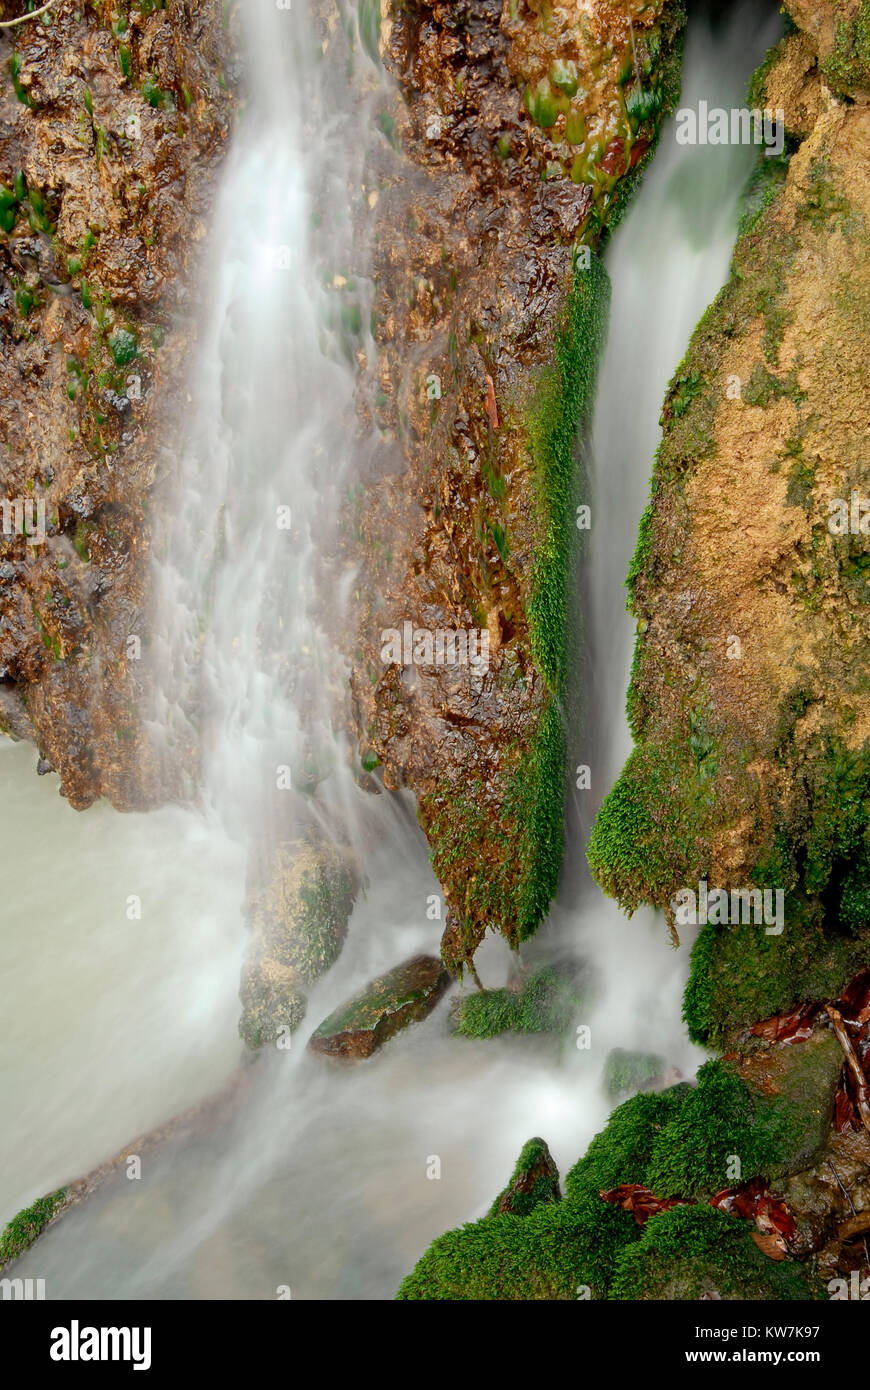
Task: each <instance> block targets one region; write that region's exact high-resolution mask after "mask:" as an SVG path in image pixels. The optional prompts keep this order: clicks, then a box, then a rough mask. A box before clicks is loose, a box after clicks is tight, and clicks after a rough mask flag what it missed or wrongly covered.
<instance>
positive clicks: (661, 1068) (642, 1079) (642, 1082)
mask: <svg viewBox="0 0 870 1390" xmlns="http://www.w3.org/2000/svg"><path fill="white" fill-rule="evenodd" d="M665 1067H666V1063H665V1059H664V1057H660V1056H659V1055H658V1053H657V1052H629V1051H627V1050H626V1049H625V1048H622V1047H614V1048H613V1049H612V1050H611V1051H610V1052H608V1054H607V1060H606V1061H605V1063H604V1089H605V1090H606V1091H607V1093H608V1095H610V1096H613V1097H614V1099H620V1100H624V1099H625V1097H626V1096H629V1095H632V1094H633V1093H634V1092H635V1091H646V1090H649V1089H650V1088H651V1087H653V1086H655V1084H656V1082H657V1081H658V1082H659V1083H661V1081H662V1080H663V1079H664V1073H665ZM679 1079H680V1078H679V1076H674V1077H672V1078H670V1083H669V1084H672V1083H673V1082H674V1081H678V1080H679Z"/></svg>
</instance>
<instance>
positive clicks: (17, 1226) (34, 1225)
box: [0, 1187, 68, 1268]
mask: <svg viewBox="0 0 870 1390" xmlns="http://www.w3.org/2000/svg"><path fill="white" fill-rule="evenodd" d="M67 1191H68V1189H67V1188H65V1187H61V1188H59V1189H58V1191H57V1192H52V1193H51V1194H50V1195H49V1196H48V1197H40V1198H39V1200H38V1201H37V1202H34V1203H33V1206H32V1207H25V1208H24V1210H23V1211H20V1212H19V1213H18V1215H17V1216H13V1218H12V1220H11V1221H10V1222H9V1224H8V1226H7V1227H6V1229H5V1230H4V1232H3V1234H2V1235H0V1268H2V1267H3V1265H4V1264H6V1263H7V1261H9V1260H16V1259H17V1258H18V1256H19V1255H23V1254H24V1251H25V1250H28V1249H29V1248H30V1246H31V1245H32V1244H33V1242H34V1241H35V1240H38V1238H39V1236H40V1235H41V1234H42V1232H43V1230H44V1229H45V1227H46V1226H47V1225H48V1223H49V1221H50V1220H51V1219H52V1217H53V1216H54V1215H55V1213H56V1212H57V1211H58V1209H59V1208H60V1207H61V1206H63V1204H64V1202H65V1201H66V1197H67Z"/></svg>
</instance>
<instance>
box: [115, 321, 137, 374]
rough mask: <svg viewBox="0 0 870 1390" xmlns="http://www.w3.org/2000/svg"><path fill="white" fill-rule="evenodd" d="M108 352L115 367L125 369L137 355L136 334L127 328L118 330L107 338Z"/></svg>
mask: <svg viewBox="0 0 870 1390" xmlns="http://www.w3.org/2000/svg"><path fill="white" fill-rule="evenodd" d="M109 351H110V352H111V354H112V357H113V359H114V362H115V366H116V367H126V366H127V365H128V363H130V362H132V361H133V359H134V358H135V357H137V356H138V354H139V344H138V343H137V341H136V334H135V333H132V332H131V331H130V330H129V329H128V328H119V329H117V330H116V332H114V333H113V334H112V335H111V337H110V338H109Z"/></svg>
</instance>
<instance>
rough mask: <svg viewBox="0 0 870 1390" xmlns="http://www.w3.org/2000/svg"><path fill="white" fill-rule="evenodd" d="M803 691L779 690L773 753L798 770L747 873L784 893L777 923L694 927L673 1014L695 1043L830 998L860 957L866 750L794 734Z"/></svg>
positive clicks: (867, 921)
mask: <svg viewBox="0 0 870 1390" xmlns="http://www.w3.org/2000/svg"><path fill="white" fill-rule="evenodd" d="M807 698H808V697H807V694H806V692H802V691H801V690H797V691H795V692H793V693H792V695H791V696H788V697H786V700H785V701H784V707H783V709H782V711H781V714H780V719H779V725H778V730H777V734H776V737H777V750H776V758H777V760H778V761H780V762H782V763H783V765H785V766H787V767H791V768H794V769H795V770H796V772H797V774H798V775H796V776H795V777H794V778H793V789H792V792H791V795H790V798H789V800H788V801H787V802H785V803H783V804H781V805H779V806H777V808H776V810H777V816H776V820H777V828H776V830H775V832H774V834H773V837H772V844H771V845H770V846H769V848H768V849H767V851H766V853H765V857H764V859H763V860H762V862H760V863H759V864H758V865H757V866H756V868H755V870H754V871H753V875H752V877H753V880H754V881H755V882H756V883H758V884H759V885H761V884H765V885H770V886H773V887H775V888H780V889H782V891H783V892H784V894H785V929H784V931H783V933H782V935H781V936H767V935H766V933H765V932H764V931H760V930H759V928H758V927H757V926H750V925H737V926H734V925H732V926H730V927H727V928H723V927H717V926H713V925H708V926H705V927H703V929H702V930H701V933H700V935H699V936H698V938H697V940H696V942H695V944H694V946H693V948H692V958H691V968H690V973H689V981H688V984H687V987H686V993H685V998H684V1003H683V1017H684V1019H685V1021H686V1023H687V1025H688V1029H689V1035H690V1037H691V1038H692V1040H693V1041H694V1042H697V1043H699V1044H700V1045H701V1046H702V1047H723V1046H726V1045H728V1043H729V1042H730V1039H731V1038H733V1036H734V1034H735V1033H736V1032H737V1031H738V1030H740V1029H741V1028H746V1027H748V1026H749V1025H750V1024H752V1023H755V1022H757V1020H758V1019H760V1018H767V1017H770V1016H771V1015H772V1014H776V1013H783V1012H786V1011H788V1010H789V1009H791V1008H793V1007H794V1006H795V1005H796V1004H799V1003H802V1002H804V1001H807V1000H813V999H832V998H836V996H837V995H838V994H839V993H840V992H841V990H842V989H843V988H844V986H845V985H846V983H847V982H848V981H849V980H850V979H851V977H852V976H853V975H854V974H856V972H857V971H858V970H860V969H862V968H863V966H864V965H865V964H866V962H867V957H868V951H870V918H868V915H867V911H866V908H867V905H868V904H867V894H866V889H865V887H864V884H865V883H866V876H865V875H864V871H863V869H864V866H865V865H866V864H867V862H868V858H870V848H868V841H870V829H868V823H870V822H868V815H870V813H868V807H870V751H867V750H858V751H857V752H852V751H850V750H849V749H848V748H846V747H845V745H844V744H843V742H842V740H840V739H838V738H834V737H832V736H830V735H820V736H818V737H817V738H815V739H814V740H813V741H812V743H810V744H809V745H808V746H806V747H803V748H802V749H801V750H798V748H797V747H796V745H795V742H794V729H795V725H796V723H797V720H798V719H799V718H800V716H801V715H802V714H803V713H804V711H805V709H806V703H807Z"/></svg>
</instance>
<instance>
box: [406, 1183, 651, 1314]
mask: <svg viewBox="0 0 870 1390" xmlns="http://www.w3.org/2000/svg"><path fill="white" fill-rule="evenodd" d="M636 1230H637V1227H636V1225H635V1222H634V1218H633V1217H631V1216H629V1215H628V1213H627V1212H624V1211H620V1210H619V1209H618V1208H616V1207H612V1206H607V1205H605V1203H603V1202H602V1201H601V1199H600V1198H599V1197H597V1196H589V1197H584V1198H583V1199H582V1200H581V1201H579V1202H576V1203H575V1202H559V1203H556V1204H554V1203H542V1204H540V1205H538V1206H536V1207H535V1209H534V1210H533V1211H532V1212H530V1214H529V1215H528V1216H486V1217H484V1218H483V1220H482V1221H475V1222H472V1223H470V1224H468V1225H465V1226H463V1227H461V1228H460V1229H459V1230H457V1231H448V1232H447V1233H446V1235H443V1236H439V1237H438V1239H437V1240H435V1241H433V1243H432V1244H431V1245H430V1247H429V1249H428V1250H427V1251H426V1253H425V1255H423V1257H422V1258H421V1259H420V1261H419V1262H418V1264H417V1266H416V1268H415V1269H414V1271H413V1273H411V1274H409V1275H408V1277H407V1278H406V1279H405V1280H404V1282H403V1283H402V1286H401V1288H400V1289H399V1292H398V1294H397V1298H399V1299H402V1300H409V1299H448V1300H506V1301H512V1300H518V1301H525V1300H528V1299H548V1300H549V1299H576V1298H577V1296H578V1288H579V1287H580V1286H582V1285H585V1286H587V1287H588V1288H589V1289H590V1290H591V1293H592V1297H593V1298H604V1297H606V1295H607V1289H608V1286H609V1284H610V1280H611V1278H612V1277H613V1272H614V1268H615V1265H616V1259H617V1256H618V1255H619V1253H620V1251H621V1250H622V1248H623V1247H624V1246H625V1245H626V1244H627V1243H628V1242H630V1241H632V1240H634V1239H635V1232H636Z"/></svg>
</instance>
